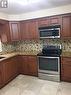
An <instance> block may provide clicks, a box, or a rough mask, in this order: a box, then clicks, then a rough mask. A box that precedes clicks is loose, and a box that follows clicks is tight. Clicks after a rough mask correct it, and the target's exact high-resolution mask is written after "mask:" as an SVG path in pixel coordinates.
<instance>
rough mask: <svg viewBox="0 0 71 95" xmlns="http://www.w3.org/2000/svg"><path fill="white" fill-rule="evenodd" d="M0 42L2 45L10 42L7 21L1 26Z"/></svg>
mask: <svg viewBox="0 0 71 95" xmlns="http://www.w3.org/2000/svg"><path fill="white" fill-rule="evenodd" d="M0 32H1V33H0V34H1V41H2V42H3V43H6V42H11V36H10V30H9V22H8V21H7V22H6V23H5V24H4V25H1V31H0Z"/></svg>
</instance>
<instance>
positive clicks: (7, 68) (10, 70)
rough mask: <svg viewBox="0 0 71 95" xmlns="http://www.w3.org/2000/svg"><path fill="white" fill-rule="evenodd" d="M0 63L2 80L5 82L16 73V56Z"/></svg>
mask: <svg viewBox="0 0 71 95" xmlns="http://www.w3.org/2000/svg"><path fill="white" fill-rule="evenodd" d="M1 64H2V65H3V68H2V72H3V82H4V84H6V83H8V82H9V81H11V80H12V79H13V78H15V77H16V76H17V75H18V64H17V62H16V57H12V58H9V59H6V60H3V61H2V63H1Z"/></svg>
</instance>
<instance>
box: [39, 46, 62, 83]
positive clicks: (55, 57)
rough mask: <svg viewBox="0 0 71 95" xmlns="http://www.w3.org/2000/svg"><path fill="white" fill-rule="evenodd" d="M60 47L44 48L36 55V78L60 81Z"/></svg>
mask: <svg viewBox="0 0 71 95" xmlns="http://www.w3.org/2000/svg"><path fill="white" fill-rule="evenodd" d="M60 54H61V46H46V47H44V48H43V49H42V53H39V54H38V67H39V68H38V77H39V78H41V79H47V80H53V81H60Z"/></svg>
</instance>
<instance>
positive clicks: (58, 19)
mask: <svg viewBox="0 0 71 95" xmlns="http://www.w3.org/2000/svg"><path fill="white" fill-rule="evenodd" d="M61 22H62V18H61V16H53V17H49V23H50V25H61Z"/></svg>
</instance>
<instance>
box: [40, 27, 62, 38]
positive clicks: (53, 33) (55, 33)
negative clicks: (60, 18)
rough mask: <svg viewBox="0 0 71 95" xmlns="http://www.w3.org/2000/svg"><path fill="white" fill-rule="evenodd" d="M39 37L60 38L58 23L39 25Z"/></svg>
mask: <svg viewBox="0 0 71 95" xmlns="http://www.w3.org/2000/svg"><path fill="white" fill-rule="evenodd" d="M39 35H40V38H60V25H55V26H47V27H39Z"/></svg>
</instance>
